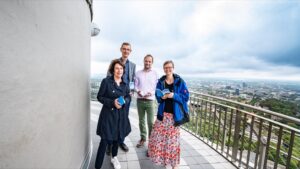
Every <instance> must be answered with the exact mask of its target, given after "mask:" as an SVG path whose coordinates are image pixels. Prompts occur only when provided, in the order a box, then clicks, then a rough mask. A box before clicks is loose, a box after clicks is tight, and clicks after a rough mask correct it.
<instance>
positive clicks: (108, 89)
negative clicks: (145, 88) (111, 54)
mask: <svg viewBox="0 0 300 169" xmlns="http://www.w3.org/2000/svg"><path fill="white" fill-rule="evenodd" d="M124 68H125V66H124V64H123V63H122V62H121V61H120V60H119V59H117V60H113V61H112V63H111V65H110V68H109V71H110V73H111V74H112V76H108V77H106V78H104V79H103V80H102V82H101V86H100V89H99V92H98V95H97V99H98V101H99V102H100V103H102V105H103V106H102V109H101V112H100V116H99V120H98V125H97V135H99V136H100V137H101V141H100V145H99V148H98V152H97V157H96V163H95V168H96V169H100V168H101V166H102V163H103V159H104V155H105V150H106V147H107V145H108V144H112V145H113V146H112V158H111V163H112V165H113V166H114V168H115V169H120V168H121V165H120V163H119V161H118V159H117V154H118V140H120V139H124V138H125V137H126V136H127V135H128V134H129V133H130V132H131V126H130V122H129V118H128V115H127V113H126V110H125V105H126V104H127V103H129V102H130V96H129V92H130V90H129V88H128V87H127V85H126V83H124V82H123V80H122V75H123V73H124V71H125V69H124ZM120 97H122V98H123V99H124V100H125V104H123V105H122V104H120V100H119V98H120Z"/></svg>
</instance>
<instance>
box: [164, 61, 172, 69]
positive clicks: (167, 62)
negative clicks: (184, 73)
mask: <svg viewBox="0 0 300 169" xmlns="http://www.w3.org/2000/svg"><path fill="white" fill-rule="evenodd" d="M169 63H171V64H172V65H173V68H174V67H175V66H174V62H173V61H172V60H167V61H165V63H164V65H163V67H165V65H166V64H169Z"/></svg>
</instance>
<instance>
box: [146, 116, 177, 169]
mask: <svg viewBox="0 0 300 169" xmlns="http://www.w3.org/2000/svg"><path fill="white" fill-rule="evenodd" d="M148 154H149V157H150V159H151V160H152V162H153V163H155V164H157V165H164V166H166V165H171V166H172V167H175V166H177V165H179V162H180V128H179V127H175V126H174V119H173V114H170V113H166V112H164V118H163V121H159V120H156V121H155V123H154V125H153V128H152V132H151V135H150V138H149V144H148Z"/></svg>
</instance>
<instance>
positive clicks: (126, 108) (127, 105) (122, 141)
mask: <svg viewBox="0 0 300 169" xmlns="http://www.w3.org/2000/svg"><path fill="white" fill-rule="evenodd" d="M130 103H131V99H130V101H129V103H128V104H126V105H125V110H126V113H128V116H129V107H130ZM124 141H125V137H124V138H119V143H121V144H122V143H124Z"/></svg>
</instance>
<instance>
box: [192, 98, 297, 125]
mask: <svg viewBox="0 0 300 169" xmlns="http://www.w3.org/2000/svg"><path fill="white" fill-rule="evenodd" d="M190 93H192V94H196V95H201V96H205V97H210V98H214V99H218V100H222V101H226V102H229V103H233V104H237V105H240V106H243V107H247V108H251V109H254V110H257V111H260V112H264V113H267V114H270V115H274V116H277V117H281V118H284V119H286V120H289V121H290V122H293V123H296V124H299V125H300V119H297V118H295V117H291V116H287V115H284V114H280V113H277V112H274V111H271V110H266V109H263V108H260V107H255V106H252V105H248V104H244V103H240V102H237V101H233V100H229V99H225V98H222V97H217V96H212V95H208V94H203V93H197V92H190Z"/></svg>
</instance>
